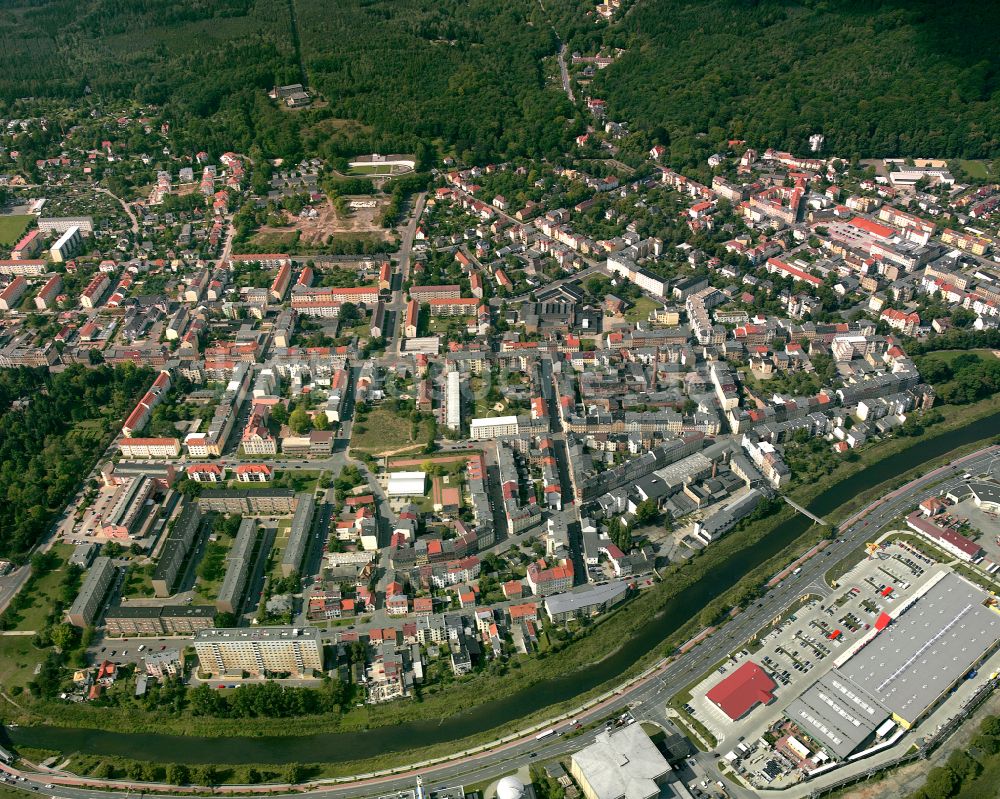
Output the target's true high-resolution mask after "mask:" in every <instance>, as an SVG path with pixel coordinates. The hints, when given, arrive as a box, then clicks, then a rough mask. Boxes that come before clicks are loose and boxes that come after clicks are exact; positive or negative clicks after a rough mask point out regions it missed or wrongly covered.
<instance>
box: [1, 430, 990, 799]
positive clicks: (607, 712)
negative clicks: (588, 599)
mask: <svg viewBox="0 0 1000 799" xmlns="http://www.w3.org/2000/svg"><path fill="white" fill-rule="evenodd" d="M998 454H1000V447H997V446H992V447H988V448H986V449H983V450H979V451H978V452H975V453H973V454H971V455H967V456H965V457H963V458H960V459H959V460H957V461H955V462H953V463H952V464H949V465H947V466H943V467H940V468H938V469H935V470H933V471H932V472H930V473H929V474H927V475H924V476H923V477H919V478H917V479H915V480H912V481H911V482H909V483H907V484H906V485H904V486H902V487H901V488H898V489H896V490H895V491H893V492H891V493H889V494H887V495H886V496H884V497H882V498H880V499H878V500H876V501H875V502H873V503H871V504H870V505H868V506H867V507H865V508H864V509H863V510H861V511H860V512H858V513H856V514H854V515H853V516H852V517H851V518H849V519H848V520H846V521H845V522H843V523H842V525H841V530H840V532H839V537H838V538H837V539H836V540H835V541H833V542H831V543H830V544H829V546H827V547H826V548H824V549H823V550H821V551H820V552H819V553H817V554H816V555H815V556H814V557H812V558H811V559H809V560H807V561H806V562H804V563H803V564H802V566H801V570H800V571H799V572H798V574H794V575H791V576H789V577H787V578H785V579H783V580H782V581H781V582H778V583H777V584H775V586H774V587H773V588H772V589H771V590H770V591H768V593H767V594H766V595H765V596H764V597H763V598H762V599H761V600H760V601H759V602H757V603H755V604H754V605H751V606H750V607H748V608H746V609H745V610H743V612H741V613H739V614H738V615H736V616H735V617H734V618H733V619H732V620H731V621H729V622H728V623H727V624H726V625H725V626H724V627H723V628H722V629H721V630H720V631H719V632H716V633H715V634H713V635H710V636H708V637H707V638H706V639H705V640H704V641H703V642H702V643H700V644H699V645H697V646H696V647H694V648H693V649H690V650H688V651H687V652H685V653H684V654H682V655H677V656H674V657H671V658H669V659H665V660H663V661H660V663H659V664H658V665H657V666H656V667H655V668H654V669H653V670H652V671H651V672H649V673H647V674H646V675H645V676H644V677H642V678H641V679H638V680H635V681H633V682H631V683H629V684H626V685H625V686H622V687H620V688H618V689H615V690H612V691H610V692H608V694H606V695H605V696H604V698H603V699H602V700H599V701H596V703H592V704H589V705H588V706H586V709H583V708H578V709H576V710H575V711H573V712H570V713H566V714H564V715H562V716H560V717H558V718H554V719H550V720H549V721H547V722H546V723H544V724H542V725H538V726H536V727H533V728H532V729H531V730H525V731H524V732H525V734H524V735H523V737H520V738H517V739H515V740H511V741H505V742H502V743H501V742H496V743H494V744H489V745H486V746H485V747H483V748H482V750H481V751H478V750H477V751H476V752H474V753H473V752H464V753H459V754H458V755H456V756H455V757H453V758H452V759H450V760H447V761H443V762H440V763H435V764H414V765H412V766H408V767H403V768H400V769H398V770H394V771H390V772H382V773H379V774H362V775H357V776H355V777H349V778H344V779H341V780H326V781H319V782H313V783H309V784H307V785H306V786H305V790H307V791H308V793H309V794H310V795H311V796H316V797H323V798H329V799H359V798H360V797H370V796H378V795H382V794H389V793H393V792H396V791H401V790H407V789H410V788H412V787H413V785H414V782H415V779H416V777H417V776H421V777H422V778H423V780H424V783H425V784H428V785H454V784H456V783H464V784H472V783H480V782H484V781H490V780H493V779H496V778H497V777H499V776H501V775H503V774H507V773H510V772H512V771H514V770H516V769H518V768H520V767H522V766H526V765H529V764H532V763H534V762H541V761H545V760H549V759H553V758H558V757H563V756H565V755H567V754H569V753H570V752H573V751H576V750H578V749H580V748H582V747H584V746H586V745H587V744H589V743H590V742H592V741H593V740H594V738H595V737H596V735H597V734H598V733H599V732H600V731H601V726H600V725H597V726H596V727H593V728H591V729H589V730H587V731H585V732H583V733H582V734H580V735H577V736H574V737H566V736H563V735H556V736H548V737H546V738H543V739H540V740H539V739H537V738H536V736H535V733H536V732H537V731H538V729H540V728H555V729H556V730H558V731H560V732H568V731H569V730H570V729H571V722H572V721H574V720H577V721H580V722H582V723H583V724H584V725H587V724H588V723H591V722H599V721H600V720H602V719H604V718H606V717H609V716H611V715H616V714H620V713H623V712H624V711H626V710H631V712H632V714H633V715H634V716H635V717H636V718H637V719H640V720H642V719H647V718H648V719H661V718H663V709H664V705H665V704H666V702H667V700H668V699H669V698H670V697H671V696H672V695H673V694H675V693H676V692H677V691H679V690H680V689H681V688H682V687H683V686H685V685H688V684H689V683H690V682H692V681H693V680H694V679H695V678H696V677H698V676H700V675H702V674H704V673H705V672H706V671H707V670H708V669H709V668H710V667H711V666H713V665H714V664H715V663H717V662H718V661H719V660H721V659H723V658H724V657H726V656H727V655H728V654H729V653H730V652H732V651H733V650H734V649H738V648H739V647H740V646H741V645H742V644H743V643H744V642H745V641H746V640H747V639H748V638H749V637H750V636H752V635H753V634H754V633H755V632H757V631H758V630H760V629H762V628H763V627H765V626H766V625H767V624H768V623H769V622H770V621H771V620H773V619H774V618H775V617H777V616H778V615H779V614H780V613H781V611H782V610H783V609H785V608H787V607H788V606H789V604H791V603H792V602H793V601H794V600H795V599H796V598H797V597H800V596H802V595H804V594H808V593H810V591H812V590H815V587H816V586H818V585H820V584H824V585H825V574H826V572H827V571H829V569H831V568H832V567H833V566H834V565H835V564H837V563H839V562H840V561H842V560H844V559H845V558H848V557H850V556H851V555H852V554H853V553H854V552H855V550H856V549H857V548H858V547H859V546H860V545H861V544H863V543H864V542H865V541H866V540H867V539H868V538H869V537H871V536H873V535H874V534H875V533H877V532H878V531H879V530H880V529H881V528H882V527H884V526H885V525H886V524H888V523H889V522H891V521H892V520H893V519H894V518H896V517H898V516H899V515H900V513H902V512H903V511H905V510H907V509H909V508H912V507H914V506H915V505H916V504H917V503H919V502H920V501H921V500H923V499H925V498H926V497H928V496H932V495H937V494H939V493H942V492H946V491H948V490H950V489H952V488H956V487H958V486H959V485H961V484H962V483H963V482H964V480H963V478H962V476H961V475H962V473H963V472H966V471H968V472H970V473H972V474H973V475H975V474H979V473H982V472H983V471H985V470H986V469H988V468H989V467H990V466H991V464H992V462H993V461H995V460H996V459H997V458H998ZM722 746H728V744H726V743H725V742H723V743H722ZM3 768H4V769H5V770H7V771H9V772H12V773H15V774H18V775H21V776H24V778H25V781H24V782H18V783H16V787H18V788H23V789H25V790H29V791H30V790H38V791H44V792H45V793H46V794H48V795H51V796H52V797H59V798H60V799H61V798H62V797H65V799H101V797H107V796H108V791H109V790H110V791H116V792H119V793H121V794H125V795H127V794H128V793H134V792H135V791H136V790H137V788H142V789H144V790H150V789H154V788H160V789H162V790H166V791H168V792H170V791H172V792H173V793H174V795H177V792H178V790H180V791H182V792H183V791H184V790H185V789H177V788H175V787H173V786H165V785H164V786H153V785H145V784H134V783H129V782H125V781H113V780H92V779H88V780H81V779H79V778H75V777H64V776H59V775H56V774H51V775H50V774H32V773H31V772H25V773H23V774H21V772H18V771H16V770H14V769H11V768H9V767H3ZM88 785H95V786H96V785H100V786H101V787H102V788H103V790H95V789H94V788H90V787H87V786H88ZM275 787H276V786H274V785H271V786H259V785H254V786H222V787H217V788H216V789H215V792H216V793H226V794H233V795H247V796H249V795H252V794H254V793H257V792H262V791H273V790H275ZM277 787H278V789H279V790H280V789H285V790H289V786H277ZM302 791H303V789H301V788H300V789H299V790H297V791H295V792H294V793H286V794H272V795H276V796H294V795H301V794H302ZM730 791H731V792H733V788H732V787H730ZM736 792H737V793H740V794H741V795H742V794H745V792H743V791H739V790H738V789H737V791H736Z"/></svg>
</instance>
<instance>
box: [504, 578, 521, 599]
mask: <svg viewBox="0 0 1000 799" xmlns="http://www.w3.org/2000/svg"><path fill="white" fill-rule="evenodd" d="M503 595H504V596H505V597H506V598H507V599H520V598H521V597H523V596H524V586H523V585H522V583H521V581H520V580H508V581H507V582H505V583H504V584H503Z"/></svg>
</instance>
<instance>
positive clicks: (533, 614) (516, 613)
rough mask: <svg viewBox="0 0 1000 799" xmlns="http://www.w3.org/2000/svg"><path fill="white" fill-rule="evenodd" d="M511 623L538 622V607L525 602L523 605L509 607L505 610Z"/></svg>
mask: <svg viewBox="0 0 1000 799" xmlns="http://www.w3.org/2000/svg"><path fill="white" fill-rule="evenodd" d="M507 612H508V613H509V614H510V620H511V621H512V622H519V621H538V606H537V605H536V604H535V603H534V602H525V603H524V604H523V605H511V606H510V607H509V608H507Z"/></svg>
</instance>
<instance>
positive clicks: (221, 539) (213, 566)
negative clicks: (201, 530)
mask: <svg viewBox="0 0 1000 799" xmlns="http://www.w3.org/2000/svg"><path fill="white" fill-rule="evenodd" d="M234 540H235V539H233V538H230V537H229V536H228V535H219V536H217V537H216V539H215V541H209V542H208V545H207V546H206V547H205V554H204V555H202V557H201V563H199V564H198V579H197V580H196V581H195V585H194V590H195V593H196V594H197V595H198V596H199V597H200V598H201V599H203V600H204V601H205V602H214V601H215V599H216V598H217V597H218V596H219V589H220V588H221V587H222V581H223V579H225V576H226V556H227V555H228V554H229V550H230V549H231V548H232V546H233V541H234Z"/></svg>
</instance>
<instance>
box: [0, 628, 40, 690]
mask: <svg viewBox="0 0 1000 799" xmlns="http://www.w3.org/2000/svg"><path fill="white" fill-rule="evenodd" d="M32 637H33V636H30V635H2V636H0V685H2V686H3V690H4V691H7V692H9V691H10V689H11V688H15V687H17V686H21V687H23V686H25V685H27V684H28V683H29V682H31V679H32V677H34V671H35V666H36V665H37V664H39V663H41V662H42V660H44V658H45V652H43V651H42V650H40V649H35V647H34V646H32V644H31V639H32Z"/></svg>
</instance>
